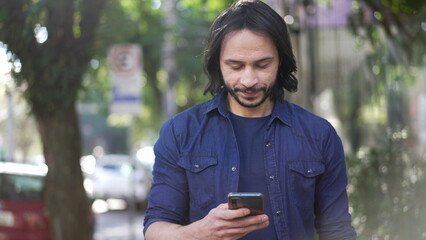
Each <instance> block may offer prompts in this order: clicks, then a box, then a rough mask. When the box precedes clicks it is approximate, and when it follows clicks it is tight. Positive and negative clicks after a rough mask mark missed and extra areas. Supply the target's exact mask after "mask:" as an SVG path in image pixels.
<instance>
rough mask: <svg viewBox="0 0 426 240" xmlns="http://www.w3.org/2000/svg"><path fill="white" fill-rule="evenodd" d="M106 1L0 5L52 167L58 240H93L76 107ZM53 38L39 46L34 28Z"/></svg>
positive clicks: (50, 193)
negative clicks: (101, 11) (44, 31)
mask: <svg viewBox="0 0 426 240" xmlns="http://www.w3.org/2000/svg"><path fill="white" fill-rule="evenodd" d="M104 3H105V0H84V1H81V0H75V1H74V0H0V5H1V8H0V41H2V42H4V43H5V44H6V45H7V49H8V51H10V52H11V53H12V54H13V57H14V59H12V60H19V61H20V63H21V65H22V68H21V71H20V72H17V73H16V74H15V78H16V81H17V83H18V84H20V85H21V86H24V87H25V88H26V90H25V92H24V96H25V98H26V99H27V101H28V102H29V104H30V106H31V112H32V114H33V115H34V117H35V120H36V123H37V128H38V131H39V133H40V137H41V141H42V144H43V154H44V157H45V160H46V163H47V165H48V167H49V172H48V174H47V177H46V191H45V199H46V200H47V208H48V215H49V218H50V222H51V230H52V238H53V239H61V240H66V239H70V240H71V239H72V240H74V239H79V240H88V239H91V238H92V236H91V235H92V226H91V220H90V206H89V204H88V199H87V196H86V193H85V190H84V188H83V176H82V173H81V168H80V163H79V159H80V156H81V144H80V143H81V139H80V130H79V123H78V117H77V112H76V108H75V103H76V100H77V95H78V91H79V89H80V88H81V83H82V76H83V74H84V72H85V70H86V67H87V66H88V63H89V61H90V59H91V58H92V54H93V46H92V45H93V43H94V40H95V33H96V28H97V26H98V22H99V16H100V10H101V9H102V7H103V5H104ZM41 28H45V29H46V30H47V32H48V38H47V40H46V41H45V42H38V41H37V39H36V37H35V35H34V30H35V29H41Z"/></svg>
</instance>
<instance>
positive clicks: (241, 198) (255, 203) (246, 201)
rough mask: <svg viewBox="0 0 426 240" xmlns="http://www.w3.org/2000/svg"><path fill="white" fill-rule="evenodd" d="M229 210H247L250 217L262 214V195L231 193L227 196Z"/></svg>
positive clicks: (255, 193) (256, 193)
mask: <svg viewBox="0 0 426 240" xmlns="http://www.w3.org/2000/svg"><path fill="white" fill-rule="evenodd" d="M228 207H229V209H238V208H248V209H250V215H258V214H262V213H264V210H263V194H262V193H258V192H231V193H229V194H228Z"/></svg>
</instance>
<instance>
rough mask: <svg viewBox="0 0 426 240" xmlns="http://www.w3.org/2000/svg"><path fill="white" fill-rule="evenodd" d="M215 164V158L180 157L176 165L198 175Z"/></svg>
mask: <svg viewBox="0 0 426 240" xmlns="http://www.w3.org/2000/svg"><path fill="white" fill-rule="evenodd" d="M216 164H217V158H216V157H215V156H181V157H179V161H178V165H179V166H181V167H183V168H185V169H186V170H188V171H190V172H193V173H199V172H201V171H203V170H204V169H206V168H208V167H210V166H214V165H216Z"/></svg>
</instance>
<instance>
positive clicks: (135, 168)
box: [82, 155, 151, 205]
mask: <svg viewBox="0 0 426 240" xmlns="http://www.w3.org/2000/svg"><path fill="white" fill-rule="evenodd" d="M90 159H92V161H91V162H93V159H94V157H93V156H86V157H85V158H83V160H82V168H83V172H85V176H86V180H85V187H86V189H87V190H88V192H90V194H89V195H91V197H92V198H93V199H111V198H113V199H123V200H126V202H130V203H137V204H138V205H140V204H145V203H146V200H147V197H148V192H149V190H150V188H151V176H150V173H149V171H148V170H147V169H146V167H145V166H144V165H142V164H141V163H139V162H138V161H136V160H135V159H134V158H132V157H130V156H128V155H104V156H102V157H99V158H97V159H96V160H95V163H94V165H93V166H92V167H88V166H89V165H88V164H87V162H90V161H89V160H90Z"/></svg>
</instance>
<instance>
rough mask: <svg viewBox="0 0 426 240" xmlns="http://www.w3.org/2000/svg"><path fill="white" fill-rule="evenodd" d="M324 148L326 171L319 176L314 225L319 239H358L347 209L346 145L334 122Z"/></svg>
mask: <svg viewBox="0 0 426 240" xmlns="http://www.w3.org/2000/svg"><path fill="white" fill-rule="evenodd" d="M322 149H323V159H324V163H325V172H324V174H322V175H321V177H320V178H319V181H318V182H317V186H316V192H315V199H316V201H315V215H316V218H315V226H316V229H317V233H318V235H319V239H321V240H332V239H336V240H337V239H339V240H352V239H356V232H355V230H354V228H353V227H352V225H351V220H352V218H351V215H350V214H349V211H348V210H349V209H348V196H347V192H346V186H347V183H348V179H347V174H346V165H345V158H344V152H343V145H342V142H341V140H340V138H339V136H338V135H337V133H336V131H335V129H334V128H333V127H332V126H331V125H330V126H329V129H328V134H327V136H326V138H325V140H324V143H323V148H322Z"/></svg>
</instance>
